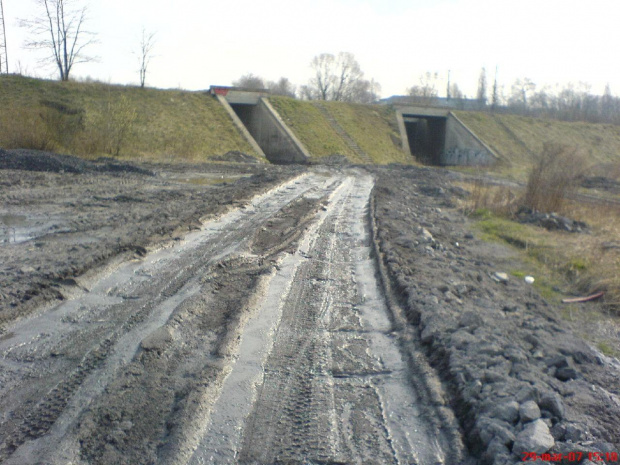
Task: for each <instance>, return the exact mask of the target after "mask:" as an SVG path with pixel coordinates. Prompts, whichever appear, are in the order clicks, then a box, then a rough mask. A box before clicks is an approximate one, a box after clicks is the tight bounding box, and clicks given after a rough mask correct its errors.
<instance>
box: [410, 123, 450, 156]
mask: <svg viewBox="0 0 620 465" xmlns="http://www.w3.org/2000/svg"><path fill="white" fill-rule="evenodd" d="M403 122H404V123H405V131H406V134H407V140H408V142H409V149H410V151H411V154H412V155H414V156H415V157H416V158H417V159H419V160H420V161H422V162H424V163H430V164H433V165H439V164H440V162H441V155H442V153H443V152H444V150H445V141H446V123H447V119H446V118H445V117H441V116H418V115H403Z"/></svg>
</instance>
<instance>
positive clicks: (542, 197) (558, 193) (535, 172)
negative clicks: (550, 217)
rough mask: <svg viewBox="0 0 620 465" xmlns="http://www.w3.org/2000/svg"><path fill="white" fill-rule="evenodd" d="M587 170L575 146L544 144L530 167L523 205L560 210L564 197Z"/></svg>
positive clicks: (572, 189)
mask: <svg viewBox="0 0 620 465" xmlns="http://www.w3.org/2000/svg"><path fill="white" fill-rule="evenodd" d="M586 170H587V169H586V159H585V157H584V156H583V155H582V154H581V153H580V152H579V151H578V150H577V149H576V148H574V147H569V146H566V145H562V144H555V143H546V144H544V147H543V151H542V153H541V154H540V155H539V156H538V157H537V158H536V160H535V161H534V165H533V166H532V168H531V170H530V174H529V177H528V181H527V186H526V191H525V196H524V198H523V202H522V203H523V206H524V207H527V208H530V209H532V210H535V211H539V212H547V213H552V212H558V211H560V210H561V208H562V204H563V202H564V200H565V199H566V198H567V197H569V196H570V195H571V194H572V193H574V192H575V191H576V190H577V188H578V184H579V183H578V182H577V181H578V179H579V177H581V176H582V175H583V174H584V173H585V172H586Z"/></svg>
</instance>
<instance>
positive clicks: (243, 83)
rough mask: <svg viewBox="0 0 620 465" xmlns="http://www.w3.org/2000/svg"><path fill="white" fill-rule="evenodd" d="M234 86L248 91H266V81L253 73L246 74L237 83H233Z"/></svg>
mask: <svg viewBox="0 0 620 465" xmlns="http://www.w3.org/2000/svg"><path fill="white" fill-rule="evenodd" d="M233 86H235V87H244V88H246V89H265V88H266V86H265V81H264V80H263V78H262V77H259V76H256V75H254V74H252V73H248V74H244V75H243V76H241V77H240V78H239V79H237V80H236V81H233Z"/></svg>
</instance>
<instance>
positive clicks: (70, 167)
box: [0, 149, 154, 176]
mask: <svg viewBox="0 0 620 465" xmlns="http://www.w3.org/2000/svg"><path fill="white" fill-rule="evenodd" d="M0 169H4V170H24V171H45V172H50V173H79V174H84V173H135V174H144V175H147V176H153V175H154V174H153V172H152V171H149V170H146V169H144V168H139V167H137V166H134V165H131V164H129V163H121V162H118V161H116V160H114V159H113V158H103V159H99V160H97V162H91V161H88V160H83V159H81V158H78V157H74V156H71V155H61V154H57V153H51V152H43V151H40V150H26V149H17V150H2V149H0Z"/></svg>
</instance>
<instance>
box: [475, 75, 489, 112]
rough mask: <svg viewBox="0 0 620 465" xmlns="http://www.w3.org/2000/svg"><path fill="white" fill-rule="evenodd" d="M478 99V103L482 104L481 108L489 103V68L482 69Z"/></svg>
mask: <svg viewBox="0 0 620 465" xmlns="http://www.w3.org/2000/svg"><path fill="white" fill-rule="evenodd" d="M476 100H478V105H479V106H480V108H484V107H485V106H486V104H487V70H486V69H485V68H482V70H480V77H479V78H478V93H477V94H476Z"/></svg>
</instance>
